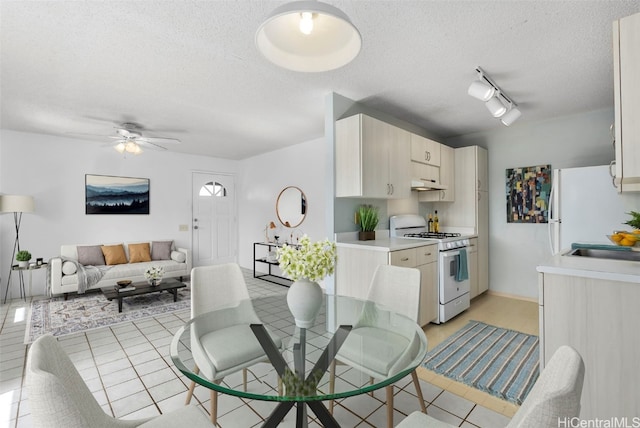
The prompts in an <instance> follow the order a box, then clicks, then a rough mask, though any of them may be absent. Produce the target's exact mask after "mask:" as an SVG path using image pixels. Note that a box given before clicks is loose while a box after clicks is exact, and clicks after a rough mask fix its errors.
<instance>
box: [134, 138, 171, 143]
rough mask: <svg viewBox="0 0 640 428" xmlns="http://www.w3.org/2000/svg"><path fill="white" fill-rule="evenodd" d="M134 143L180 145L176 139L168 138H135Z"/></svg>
mask: <svg viewBox="0 0 640 428" xmlns="http://www.w3.org/2000/svg"><path fill="white" fill-rule="evenodd" d="M136 141H146V142H147V143H152V144H153V143H161V144H180V143H181V141H180V140H178V139H177V138H168V137H140V138H136Z"/></svg>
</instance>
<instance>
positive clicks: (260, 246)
mask: <svg viewBox="0 0 640 428" xmlns="http://www.w3.org/2000/svg"><path fill="white" fill-rule="evenodd" d="M283 245H284V244H280V243H278V244H276V243H275V242H254V243H253V277H254V278H260V279H262V280H264V281H269V282H272V283H274V284H278V285H282V286H285V287H288V286H290V285H291V283H292V282H293V281H291V280H290V279H289V278H285V277H284V276H281V275H276V274H275V273H273V271H272V268H273V267H274V266H278V265H279V264H280V263H278V261H277V260H275V259H274V260H271V259H269V253H270V252H271V251H273V250H275V249H276V248H278V247H282V246H283ZM287 245H292V246H295V244H287ZM265 250H266V252H267V254H266V255H265V256H262V257H260V256H258V255H257V253H259V252H260V251H262V252H263V253H264V251H265ZM256 263H262V264H265V265H267V266H268V269H269V270H268V273H259V272H257V271H256Z"/></svg>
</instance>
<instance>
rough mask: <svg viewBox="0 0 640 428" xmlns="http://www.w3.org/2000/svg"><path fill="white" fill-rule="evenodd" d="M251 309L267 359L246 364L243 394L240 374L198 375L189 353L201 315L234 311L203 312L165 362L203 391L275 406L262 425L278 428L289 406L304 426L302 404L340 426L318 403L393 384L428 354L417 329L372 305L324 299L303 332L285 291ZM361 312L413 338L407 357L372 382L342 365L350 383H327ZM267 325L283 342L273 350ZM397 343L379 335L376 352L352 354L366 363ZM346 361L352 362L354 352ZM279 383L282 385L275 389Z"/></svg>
mask: <svg viewBox="0 0 640 428" xmlns="http://www.w3.org/2000/svg"><path fill="white" fill-rule="evenodd" d="M241 304H246V303H245V302H242V303H241ZM251 304H253V307H254V309H255V310H256V313H257V314H258V317H259V318H260V320H261V321H262V322H263V323H264V324H254V325H252V326H251V330H252V331H253V334H254V335H255V337H256V338H257V339H258V341H259V342H260V345H261V346H262V348H263V349H264V351H265V353H266V355H267V356H268V360H266V359H265V362H263V363H258V364H256V365H254V366H252V367H249V371H250V372H251V373H253V374H254V376H255V380H253V381H252V382H250V383H248V385H247V389H246V391H245V389H244V387H243V382H241V381H240V379H239V375H240V374H241V372H240V374H238V375H229V376H228V377H226V378H224V379H223V380H222V382H221V383H217V382H213V381H211V380H209V379H207V378H206V377H204V376H203V375H202V373H201V372H198V370H196V369H195V363H194V360H193V355H192V352H191V346H192V345H191V343H192V337H191V334H192V331H193V327H194V326H196V325H197V324H198V323H202V324H206V323H207V321H206V320H207V316H213V315H217V316H219V315H220V311H231V312H232V311H233V308H224V309H220V310H217V311H214V312H210V313H205V314H202V315H200V316H198V317H196V318H194V319H192V320H190V321H189V322H188V323H186V324H185V325H184V326H183V327H181V328H180V329H179V330H178V331H177V332H176V334H175V335H174V338H173V341H172V343H171V358H172V360H173V362H174V364H175V365H176V367H177V368H178V369H179V370H180V371H181V372H182V373H183V374H184V375H185V376H186V377H188V378H189V379H191V380H193V381H195V382H196V383H197V384H199V385H202V386H205V387H206V388H208V389H211V390H215V391H218V392H220V393H224V394H228V395H233V396H236V397H242V398H246V399H253V400H262V401H275V402H278V403H279V404H278V405H277V406H275V409H274V410H273V411H272V413H271V415H270V416H269V418H268V419H267V420H266V421H265V422H264V424H263V425H262V426H263V427H276V426H277V425H278V424H279V423H280V422H281V421H282V419H284V418H285V416H286V415H287V413H288V412H289V411H290V410H291V409H292V408H293V407H294V406H296V408H297V414H296V427H306V426H307V411H306V410H307V407H308V408H310V409H311V410H312V411H313V413H314V414H315V415H316V417H317V418H318V421H319V422H320V423H321V424H322V425H323V426H325V427H339V424H338V422H337V421H336V420H335V419H334V418H333V416H332V415H331V414H330V412H329V411H328V410H327V408H326V407H325V406H324V404H323V403H322V401H326V400H334V399H339V398H344V397H350V396H355V395H360V394H365V393H368V392H371V391H374V390H376V389H379V388H383V387H385V386H388V385H391V384H393V383H394V382H396V381H398V380H400V379H402V378H403V377H405V376H407V375H409V374H410V373H411V372H412V371H413V370H414V369H415V368H416V367H418V366H419V365H420V364H421V363H422V361H423V360H424V357H425V355H426V353H427V339H426V336H425V335H424V332H423V331H422V328H421V327H420V326H419V325H417V324H416V323H415V322H414V321H413V320H411V319H409V318H406V317H404V316H402V315H399V314H396V313H393V312H391V311H389V310H387V309H385V308H381V307H379V306H377V305H375V304H374V303H372V302H365V301H362V300H358V299H354V298H350V297H343V296H329V295H325V296H324V304H323V307H322V309H321V311H320V314H319V315H318V317H317V318H316V320H315V324H314V325H313V326H312V327H311V328H308V329H302V328H298V327H295V324H294V320H293V316H292V315H291V313H290V312H289V310H288V307H287V304H286V295H285V294H282V295H279V296H270V297H260V298H254V299H252V300H251ZM231 312H230V313H231ZM363 314H365V316H367V317H372V318H373V319H376V320H377V321H382V322H383V323H386V324H387V325H390V326H392V327H393V329H394V330H395V331H396V332H402V334H403V335H406V336H407V337H412V338H413V339H412V340H410V341H408V343H407V347H406V350H405V351H403V352H402V354H403V355H404V356H405V357H407V356H409V357H408V358H405V361H404V362H403V363H401V364H399V366H398V367H397V369H396V370H395V371H394V372H393V373H392V374H390V375H388V376H387V377H384V378H381V379H371V378H370V376H369V375H368V374H365V373H362V372H360V371H359V370H357V369H356V368H349V367H346V366H345V367H344V371H349V373H348V379H349V381H348V382H347V381H344V380H342V379H340V380H338V381H336V380H335V379H332V377H331V376H330V373H329V371H328V370H327V368H328V367H329V366H330V365H331V363H332V362H333V360H334V358H335V356H336V354H337V353H338V350H339V349H340V347H341V345H342V343H343V342H344V341H345V340H346V338H347V337H348V336H349V334H350V332H351V331H352V328H355V327H357V326H358V324H357V323H358V320H359V319H360V318H361V317H362V316H363ZM265 326H267V327H268V329H269V331H270V332H272V333H275V334H277V335H278V336H280V337H281V338H282V344H283V346H282V348H281V349H278V348H277V347H276V346H275V345H274V343H273V341H272V340H271V338H270V337H269V335H268V334H267V333H266V330H265ZM352 326H355V327H352ZM194 339H195V338H194ZM395 345H396V344H394V345H391V344H387V343H385V340H384V338H381V339H380V341H379V343H377V344H376V345H375V346H374V347H368V345H367V344H363V346H362V347H361V348H360V349H359V350H358V351H357V352H359V353H361V357H362V360H367V359H368V358H370V356H371V355H372V354H373V355H375V354H377V353H384V352H388V351H389V349H388V348H390V347H391V346H395ZM351 348H352V349H353V347H351ZM356 348H357V347H356ZM374 348H375V349H374ZM396 351H397V349H396ZM350 357H351V358H354V355H353V354H352V355H350ZM355 359H356V360H357V359H358V356H355ZM280 379H281V380H282V384H283V385H282V386H283V388H282V387H281V384H279V380H280ZM331 383H333V385H331ZM331 390H333V392H331Z"/></svg>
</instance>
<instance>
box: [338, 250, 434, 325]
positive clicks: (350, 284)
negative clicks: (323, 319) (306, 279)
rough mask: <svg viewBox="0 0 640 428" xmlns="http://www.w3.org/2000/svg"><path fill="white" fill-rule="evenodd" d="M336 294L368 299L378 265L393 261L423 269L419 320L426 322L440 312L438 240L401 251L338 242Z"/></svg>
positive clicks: (423, 323) (421, 270)
mask: <svg viewBox="0 0 640 428" xmlns="http://www.w3.org/2000/svg"><path fill="white" fill-rule="evenodd" d="M337 253H338V261H337V263H336V283H335V287H336V294H338V295H342V296H351V297H356V298H358V299H366V297H367V293H368V290H369V285H370V284H371V280H372V278H373V273H374V272H375V270H376V268H377V267H378V266H379V265H393V266H402V267H411V268H417V269H419V270H420V304H419V315H418V322H419V324H420V325H426V324H428V323H429V322H431V321H433V320H435V319H436V318H437V316H438V265H437V263H438V247H437V244H432V245H425V246H421V247H415V248H408V249H405V250H398V251H381V250H374V249H370V248H366V247H363V248H354V247H352V246H342V245H339V244H338V248H337Z"/></svg>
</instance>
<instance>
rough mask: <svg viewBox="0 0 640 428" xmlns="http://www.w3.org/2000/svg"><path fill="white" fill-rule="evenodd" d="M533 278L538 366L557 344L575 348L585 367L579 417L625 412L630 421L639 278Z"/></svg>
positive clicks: (637, 410)
mask: <svg viewBox="0 0 640 428" xmlns="http://www.w3.org/2000/svg"><path fill="white" fill-rule="evenodd" d="M614 263H615V262H614ZM538 278H539V303H540V320H539V323H540V352H541V354H540V362H541V367H542V366H543V365H544V364H546V363H547V362H548V361H549V359H550V358H551V356H552V355H553V353H554V352H555V351H556V350H557V349H558V348H559V347H560V346H562V345H569V346H571V347H573V348H575V349H576V350H577V351H578V352H579V353H580V355H581V356H582V358H583V360H584V364H585V367H586V370H585V377H584V385H583V388H582V398H581V412H580V419H581V420H595V419H596V418H598V419H600V420H610V419H611V418H613V417H616V418H618V419H619V420H621V419H622V418H624V417H627V418H628V421H629V422H628V423H629V424H630V423H631V420H632V417H637V416H638V415H640V389H639V388H638V385H640V371H639V370H638V355H640V341H639V340H638V326H639V325H640V311H638V307H637V306H638V302H640V284H638V283H631V282H624V281H613V280H609V279H600V278H589V277H579V276H569V275H559V274H550V273H540V274H539V276H538ZM628 426H631V425H628Z"/></svg>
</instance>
